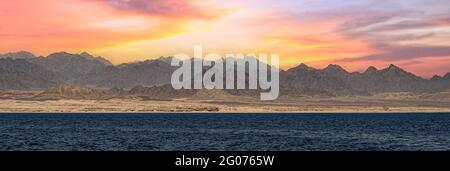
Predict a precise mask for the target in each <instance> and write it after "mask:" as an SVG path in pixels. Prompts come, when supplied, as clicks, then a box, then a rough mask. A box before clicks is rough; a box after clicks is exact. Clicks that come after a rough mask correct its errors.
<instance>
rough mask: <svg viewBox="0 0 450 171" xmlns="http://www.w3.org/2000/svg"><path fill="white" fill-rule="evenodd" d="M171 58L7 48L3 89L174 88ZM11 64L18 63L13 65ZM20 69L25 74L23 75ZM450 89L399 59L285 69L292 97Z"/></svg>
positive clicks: (447, 81)
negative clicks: (353, 68)
mask: <svg viewBox="0 0 450 171" xmlns="http://www.w3.org/2000/svg"><path fill="white" fill-rule="evenodd" d="M170 59H171V57H160V58H159V59H152V60H145V61H140V62H133V63H124V64H120V65H113V64H112V63H111V62H109V61H108V60H106V59H104V58H102V57H94V56H92V55H90V54H89V53H87V52H82V53H80V54H71V53H67V52H57V53H52V54H50V55H48V56H47V57H36V56H35V55H33V54H31V53H29V52H25V51H21V52H16V53H7V54H3V55H0V74H1V77H0V88H2V89H14V86H13V85H11V84H8V79H12V78H14V77H18V78H17V79H16V81H15V82H17V84H20V85H21V86H17V87H21V89H33V88H46V87H48V86H53V85H55V84H63V83H64V84H76V85H83V86H94V87H104V88H127V89H133V88H136V86H139V85H143V86H148V87H159V89H157V88H156V89H155V88H154V89H151V91H154V90H156V91H158V90H164V91H168V92H170V91H169V90H168V89H167V87H165V88H164V86H165V85H167V84H170V79H171V74H172V72H173V71H175V70H176V69H177V67H173V66H171V65H170ZM8 65H13V66H16V67H17V68H14V67H8ZM27 67H30V68H35V70H34V71H33V70H27V69H26V68H27ZM18 73H20V74H22V75H23V77H19V76H18V75H20V74H18ZM39 73H40V74H39ZM21 79H22V80H21ZM12 80H14V79H12ZM33 80H34V81H33ZM36 80H40V81H36ZM27 82H30V83H29V85H27ZM449 88H450V73H448V74H446V75H444V76H442V77H441V76H435V77H433V78H430V79H425V78H422V77H420V76H417V75H415V74H413V73H411V72H408V71H405V70H404V69H402V68H400V67H398V66H396V65H393V64H391V65H389V66H388V67H386V68H383V69H377V68H375V67H373V66H370V67H368V68H367V69H366V70H365V71H364V72H352V73H350V72H348V71H347V70H345V69H344V68H343V67H341V66H339V65H337V64H330V65H328V66H327V67H325V68H323V69H316V68H313V67H310V66H308V65H306V64H299V65H298V66H296V67H293V68H290V69H287V70H281V71H280V93H281V94H282V95H290V96H303V95H308V96H309V95H324V96H353V95H371V94H376V93H383V92H440V91H446V90H448V89H449ZM147 91H150V90H147ZM228 92H229V93H231V94H235V95H236V94H237V95H241V94H257V93H243V92H241V91H232V90H231V91H228ZM170 93H173V92H170ZM188 94H190V93H188Z"/></svg>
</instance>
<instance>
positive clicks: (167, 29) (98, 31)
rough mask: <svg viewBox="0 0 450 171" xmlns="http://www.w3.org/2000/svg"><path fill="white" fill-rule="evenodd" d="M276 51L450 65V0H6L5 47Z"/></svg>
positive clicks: (1, 30)
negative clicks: (198, 46)
mask: <svg viewBox="0 0 450 171" xmlns="http://www.w3.org/2000/svg"><path fill="white" fill-rule="evenodd" d="M194 45H202V46H203V48H204V51H206V52H215V53H221V54H225V53H238V52H240V53H278V54H280V58H281V62H280V63H281V65H282V68H285V69H286V68H289V67H293V66H296V65H298V64H300V63H306V64H308V65H311V66H314V67H318V68H321V67H325V66H326V65H328V64H330V63H333V64H339V65H341V66H343V67H344V68H346V69H347V70H349V71H363V70H365V69H366V68H367V67H368V66H370V65H373V66H376V67H378V68H384V67H386V66H387V65H389V64H391V63H393V64H396V65H399V66H400V67H403V68H405V69H407V70H409V71H412V72H414V73H416V74H418V75H421V76H425V77H430V76H432V75H433V74H439V75H443V74H445V73H447V72H449V71H450V1H448V0H382V1H380V0H354V1H349V0H14V1H12V0H0V53H7V52H14V51H21V50H25V51H30V52H32V53H34V54H36V55H43V56H46V55H48V54H49V53H53V52H58V51H67V52H72V53H79V52H83V51H87V52H89V53H92V54H94V55H98V56H103V57H105V58H107V59H108V60H110V61H112V62H113V63H114V64H120V63H124V62H132V61H139V60H143V59H150V58H158V57H159V56H169V55H174V54H176V53H192V52H193V47H194Z"/></svg>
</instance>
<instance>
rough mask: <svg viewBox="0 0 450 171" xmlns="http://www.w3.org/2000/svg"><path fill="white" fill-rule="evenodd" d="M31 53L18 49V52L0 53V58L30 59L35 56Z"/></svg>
mask: <svg viewBox="0 0 450 171" xmlns="http://www.w3.org/2000/svg"><path fill="white" fill-rule="evenodd" d="M35 57H36V56H34V55H33V54H32V53H30V52H27V51H19V52H12V53H6V54H0V58H11V59H31V58H35Z"/></svg>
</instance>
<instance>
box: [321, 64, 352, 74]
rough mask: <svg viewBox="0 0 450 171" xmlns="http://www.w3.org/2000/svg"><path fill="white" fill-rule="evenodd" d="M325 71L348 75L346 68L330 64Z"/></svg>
mask: <svg viewBox="0 0 450 171" xmlns="http://www.w3.org/2000/svg"><path fill="white" fill-rule="evenodd" d="M324 71H326V72H333V73H348V72H347V71H346V70H345V69H344V68H342V67H341V66H339V65H336V64H330V65H328V66H327V67H326V68H325V69H324Z"/></svg>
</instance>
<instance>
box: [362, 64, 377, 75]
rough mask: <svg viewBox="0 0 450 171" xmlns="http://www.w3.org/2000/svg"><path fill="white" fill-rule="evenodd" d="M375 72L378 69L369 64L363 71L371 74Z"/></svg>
mask: <svg viewBox="0 0 450 171" xmlns="http://www.w3.org/2000/svg"><path fill="white" fill-rule="evenodd" d="M376 72H378V69H377V68H375V67H374V66H370V67H369V68H367V70H366V71H365V72H364V73H366V74H372V73H376Z"/></svg>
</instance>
